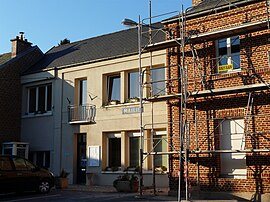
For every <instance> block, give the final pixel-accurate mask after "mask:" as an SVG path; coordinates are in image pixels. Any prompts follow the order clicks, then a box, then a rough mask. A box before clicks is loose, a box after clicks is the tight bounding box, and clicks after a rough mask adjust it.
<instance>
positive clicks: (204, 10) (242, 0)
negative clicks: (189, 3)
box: [163, 0, 262, 23]
mask: <svg viewBox="0 0 270 202" xmlns="http://www.w3.org/2000/svg"><path fill="white" fill-rule="evenodd" d="M258 1H262V0H203V1H202V2H201V3H200V4H198V5H197V6H193V7H191V8H189V9H187V10H186V17H187V18H191V17H198V16H201V15H209V14H212V13H215V12H216V11H218V10H225V9H227V10H228V9H233V8H237V7H239V6H241V5H243V4H247V3H253V2H258ZM178 19H179V15H177V16H174V17H171V18H168V19H166V20H163V23H168V22H171V21H175V20H178Z"/></svg>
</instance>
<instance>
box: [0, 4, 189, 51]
mask: <svg viewBox="0 0 270 202" xmlns="http://www.w3.org/2000/svg"><path fill="white" fill-rule="evenodd" d="M182 5H183V6H184V8H187V7H189V6H191V0H152V16H157V15H161V14H165V13H169V12H172V11H181V9H182ZM175 14H177V13H175ZM175 14H173V15H175ZM139 15H140V16H141V19H145V18H148V17H149V0H1V1H0V54H2V53H6V52H10V51H11V42H10V39H13V38H15V36H17V35H18V34H19V32H20V31H23V32H25V37H26V38H27V39H28V41H30V42H32V43H33V45H38V46H39V48H40V49H41V50H42V51H43V52H46V51H48V50H49V49H50V48H51V47H53V46H56V45H57V44H58V43H59V42H60V40H63V39H64V38H67V39H69V40H70V41H71V42H74V41H79V40H83V39H87V38H91V37H95V36H99V35H103V34H108V33H112V32H116V31H119V30H123V29H127V28H126V27H124V26H123V25H122V24H121V21H122V20H123V19H124V18H130V19H133V20H135V21H137V20H138V16H139ZM170 16H171V15H170ZM170 16H168V15H166V16H162V17H160V18H155V19H154V20H153V22H154V21H158V20H161V19H162V18H163V19H164V18H166V17H170Z"/></svg>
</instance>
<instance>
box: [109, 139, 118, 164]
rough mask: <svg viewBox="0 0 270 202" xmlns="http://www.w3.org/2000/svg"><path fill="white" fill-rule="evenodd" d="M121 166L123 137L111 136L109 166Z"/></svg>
mask: <svg viewBox="0 0 270 202" xmlns="http://www.w3.org/2000/svg"><path fill="white" fill-rule="evenodd" d="M120 166H121V138H109V167H111V168H112V167H120Z"/></svg>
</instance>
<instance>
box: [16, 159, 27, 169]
mask: <svg viewBox="0 0 270 202" xmlns="http://www.w3.org/2000/svg"><path fill="white" fill-rule="evenodd" d="M13 162H14V165H15V169H16V170H28V168H27V166H26V164H25V160H24V159H21V158H16V157H15V158H13Z"/></svg>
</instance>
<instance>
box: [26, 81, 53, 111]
mask: <svg viewBox="0 0 270 202" xmlns="http://www.w3.org/2000/svg"><path fill="white" fill-rule="evenodd" d="M51 110H52V84H46V85H42V86H36V87H31V88H29V89H28V113H45V112H47V111H51Z"/></svg>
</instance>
